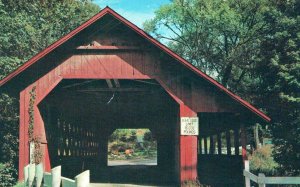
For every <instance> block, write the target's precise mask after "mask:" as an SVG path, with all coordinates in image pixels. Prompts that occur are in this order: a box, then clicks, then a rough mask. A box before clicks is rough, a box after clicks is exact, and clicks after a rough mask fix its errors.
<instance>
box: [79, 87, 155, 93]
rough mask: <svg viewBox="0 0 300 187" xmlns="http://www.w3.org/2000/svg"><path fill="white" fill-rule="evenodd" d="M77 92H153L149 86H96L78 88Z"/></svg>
mask: <svg viewBox="0 0 300 187" xmlns="http://www.w3.org/2000/svg"><path fill="white" fill-rule="evenodd" d="M76 91H77V92H151V91H153V89H149V88H94V89H86V90H76Z"/></svg>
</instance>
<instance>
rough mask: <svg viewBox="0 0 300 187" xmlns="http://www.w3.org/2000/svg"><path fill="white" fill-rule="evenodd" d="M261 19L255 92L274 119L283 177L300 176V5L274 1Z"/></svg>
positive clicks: (276, 156) (271, 127)
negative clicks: (263, 27)
mask: <svg viewBox="0 0 300 187" xmlns="http://www.w3.org/2000/svg"><path fill="white" fill-rule="evenodd" d="M264 19H265V20H266V21H268V23H269V25H270V26H269V30H268V36H266V37H265V38H264V39H263V40H262V45H261V48H260V54H259V58H258V65H257V72H258V73H259V75H260V79H261V82H260V85H259V87H258V91H259V93H260V95H261V97H260V100H259V102H263V103H264V105H265V106H266V109H267V111H268V113H269V115H270V117H271V118H272V120H273V124H272V125H270V130H271V134H272V136H273V143H274V159H275V161H276V162H278V163H279V164H280V165H279V166H280V169H281V173H282V174H285V175H286V174H293V175H299V174H300V162H299V160H300V110H299V109H300V2H299V1H278V2H277V1H274V8H273V9H271V10H270V11H269V12H267V13H266V14H265V16H264Z"/></svg>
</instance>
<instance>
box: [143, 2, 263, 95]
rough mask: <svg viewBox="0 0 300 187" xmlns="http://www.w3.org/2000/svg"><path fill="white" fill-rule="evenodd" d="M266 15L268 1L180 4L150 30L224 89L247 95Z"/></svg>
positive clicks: (166, 9) (163, 11) (161, 12)
mask: <svg viewBox="0 0 300 187" xmlns="http://www.w3.org/2000/svg"><path fill="white" fill-rule="evenodd" d="M266 10H267V3H266V2H265V1H264V0H259V1H250V0H228V1H223V0H212V1H205V0H190V1H187V0H174V1H172V2H171V3H170V4H167V5H164V6H162V7H161V8H160V9H158V10H157V11H156V13H155V18H154V19H152V20H150V21H147V22H146V23H145V24H144V27H145V29H146V31H148V32H150V33H151V34H152V35H154V37H156V38H157V39H159V40H162V41H164V42H166V43H167V45H168V46H169V47H171V48H172V49H173V50H174V51H175V52H177V53H178V54H180V55H181V56H183V57H184V58H186V59H187V60H188V61H189V62H191V63H192V64H193V65H195V66H196V67H198V68H199V69H201V70H202V71H203V72H205V73H207V74H209V75H211V76H212V77H215V78H216V79H217V80H218V81H219V82H221V83H222V84H223V85H224V86H227V87H229V88H231V89H233V90H235V91H241V90H245V89H243V87H244V86H248V84H247V81H248V82H250V83H252V81H251V80H252V73H253V72H252V70H253V69H254V62H255V61H254V58H253V56H254V54H256V53H257V50H258V46H259V44H260V39H261V37H262V36H263V31H264V27H265V26H266V23H265V22H264V20H263V19H262V14H263V12H264V11H266ZM249 79H250V80H249ZM237 85H238V86H237ZM238 88H240V89H238Z"/></svg>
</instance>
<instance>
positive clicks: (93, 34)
mask: <svg viewBox="0 0 300 187" xmlns="http://www.w3.org/2000/svg"><path fill="white" fill-rule="evenodd" d="M33 88H35V92H36V99H35V102H34V104H33V116H34V134H35V135H36V136H37V137H40V139H41V148H42V152H43V154H42V155H43V158H42V162H43V163H44V167H45V170H46V171H49V170H50V168H51V167H55V166H56V165H62V173H63V175H64V176H69V177H74V175H76V174H78V173H80V172H81V171H82V170H85V169H90V170H91V175H92V176H91V177H92V179H91V180H92V181H96V182H133V183H134V182H136V183H151V184H167V185H179V184H180V182H182V181H185V180H194V179H196V178H199V180H200V181H201V182H202V183H205V184H212V185H216V186H222V185H228V184H230V185H231V186H241V184H242V183H243V179H242V168H243V159H246V150H245V145H246V134H245V127H247V126H250V125H253V124H255V123H257V122H269V121H270V118H269V117H267V116H266V115H265V114H263V113H262V112H261V111H259V110H258V109H256V108H255V107H253V106H252V105H251V104H249V103H247V102H246V101H244V100H242V99H241V98H240V97H238V96H236V95H235V94H233V93H232V92H230V91H229V90H227V89H226V88H224V87H223V86H222V85H221V84H219V83H218V82H216V81H215V80H214V79H212V78H211V77H209V76H208V75H206V74H204V73H203V72H201V71H200V70H199V69H197V68H195V67H194V66H192V65H191V64H190V63H189V62H187V61H186V60H184V59H183V58H182V57H180V56H179V55H177V54H176V53H174V52H173V51H171V50H170V49H168V48H167V47H166V46H164V45H163V44H161V43H159V42H158V41H157V40H155V39H153V38H152V37H151V36H149V35H148V34H147V33H145V32H144V31H143V30H141V29H140V28H138V27H137V26H135V25H134V24H132V23H131V22H129V21H128V20H126V19H125V18H123V17H122V16H120V15H119V14H117V13H116V12H114V11H113V10H112V9H110V8H108V7H107V8H104V9H103V10H102V11H100V12H99V13H98V14H97V15H95V16H94V17H92V18H91V19H90V20H88V21H87V22H85V23H83V24H82V25H81V26H79V27H78V28H76V29H75V30H73V31H72V32H70V33H69V34H67V35H66V36H64V37H62V38H61V39H59V40H58V41H57V42H55V43H53V44H52V45H51V46H49V47H48V48H46V49H45V50H43V51H41V52H40V53H38V54H37V55H36V56H34V57H33V58H31V59H30V60H29V61H28V62H26V63H25V64H24V65H22V66H21V67H20V68H18V69H17V70H16V71H14V72H13V73H11V74H10V75H8V76H7V77H6V78H5V79H3V80H1V82H0V89H1V92H6V93H9V94H11V95H16V94H19V97H20V145H19V179H23V172H22V171H23V167H24V166H25V165H27V164H28V163H29V160H30V154H29V142H28V126H29V123H28V122H29V117H30V116H29V114H30V112H29V108H30V103H29V102H30V92H31V91H32V90H33ZM183 117H188V118H183ZM195 117H197V118H198V119H199V124H197V125H199V131H197V132H192V131H191V132H183V129H181V128H180V127H182V128H183V125H186V122H184V121H182V120H190V119H194V120H195V119H197V118H195ZM195 122H197V120H195V121H194V122H192V123H190V124H189V125H191V124H192V125H193V126H192V127H191V128H194V127H195V129H196V130H197V128H196V127H197V125H195ZM117 128H148V129H150V130H151V132H152V133H153V134H154V135H155V137H156V139H157V142H158V148H157V151H158V157H157V165H156V166H147V167H146V166H145V167H132V168H131V167H127V168H126V171H125V172H124V171H122V169H120V170H114V169H112V168H111V167H109V166H108V165H107V140H108V137H109V136H110V135H111V134H112V132H113V131H114V130H115V129H117ZM181 131H182V132H181ZM223 137H225V138H226V139H225V140H226V141H225V142H224V138H223ZM240 146H242V147H243V149H242V151H240V150H239V147H240ZM223 147H226V148H225V150H224V149H223ZM241 152H242V153H241ZM124 176H125V177H124ZM225 179H226V180H225Z"/></svg>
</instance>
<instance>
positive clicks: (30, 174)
mask: <svg viewBox="0 0 300 187" xmlns="http://www.w3.org/2000/svg"><path fill="white" fill-rule="evenodd" d="M34 177H35V164H29V167H28V186H29V187H32V186H33V181H34Z"/></svg>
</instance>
